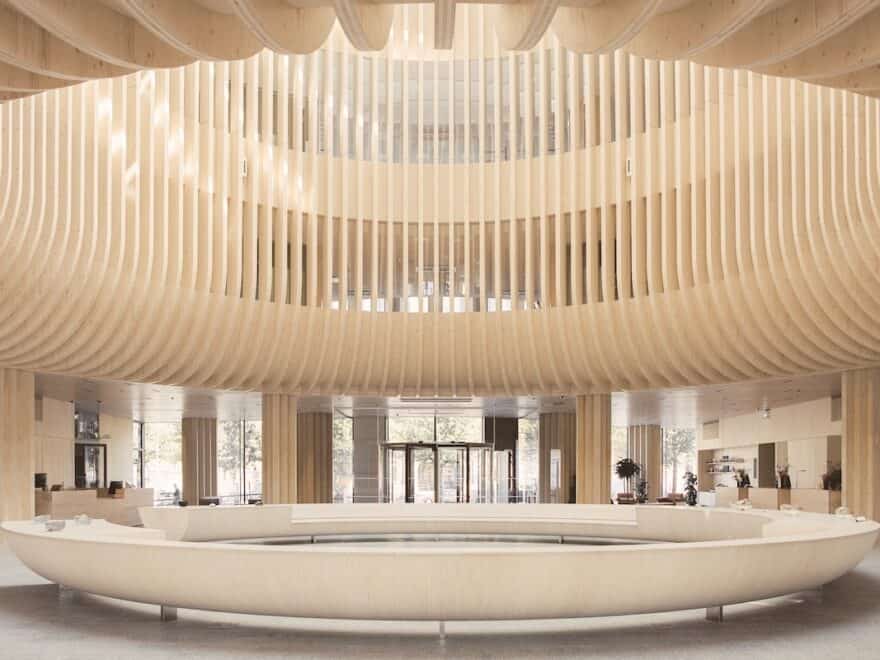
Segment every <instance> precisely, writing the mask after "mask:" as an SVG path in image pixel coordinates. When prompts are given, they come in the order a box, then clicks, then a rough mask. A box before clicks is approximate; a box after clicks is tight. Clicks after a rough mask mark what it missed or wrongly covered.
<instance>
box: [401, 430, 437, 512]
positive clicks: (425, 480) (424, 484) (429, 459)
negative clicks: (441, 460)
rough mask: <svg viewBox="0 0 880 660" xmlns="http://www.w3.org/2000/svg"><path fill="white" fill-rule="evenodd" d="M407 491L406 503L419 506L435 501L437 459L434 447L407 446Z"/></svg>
mask: <svg viewBox="0 0 880 660" xmlns="http://www.w3.org/2000/svg"><path fill="white" fill-rule="evenodd" d="M406 450H407V454H408V467H409V480H408V481H409V490H408V492H407V498H406V501H407V502H417V503H419V504H425V503H433V502H436V501H437V493H436V483H437V473H436V470H437V460H436V459H437V457H436V450H435V448H434V447H420V446H412V445H410V446H408V447H407V448H406Z"/></svg>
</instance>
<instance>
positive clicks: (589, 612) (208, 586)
mask: <svg viewBox="0 0 880 660" xmlns="http://www.w3.org/2000/svg"><path fill="white" fill-rule="evenodd" d="M141 516H142V518H143V520H144V523H145V525H146V527H145V528H126V527H120V526H117V525H111V524H109V523H105V522H103V521H93V522H92V524H91V525H87V526H85V525H82V526H81V525H75V524H70V523H68V525H67V527H66V528H65V529H64V530H62V531H59V532H47V531H45V526H44V525H42V524H38V523H33V522H30V521H22V522H7V523H4V524H3V529H4V530H5V531H6V535H7V539H8V543H9V545H10V547H11V549H12V550H13V551H14V552H15V553H16V554H17V555H18V557H19V558H20V559H21V560H22V562H24V563H25V564H26V565H27V566H28V567H30V568H31V569H32V570H34V571H35V572H37V573H39V574H40V575H42V576H44V577H45V578H47V579H49V580H51V581H53V582H57V583H60V584H64V585H66V586H68V587H71V588H74V589H78V590H81V591H85V592H90V593H95V594H101V595H105V596H111V597H115V598H122V599H126V600H133V601H140V602H147V603H157V604H162V605H167V606H174V607H185V608H193V609H205V610H220V611H229V612H246V613H253V614H273V615H283V616H299V617H325V618H362V619H392V620H393V619H414V620H440V621H443V620H475V619H534V618H565V617H584V616H598V615H611V614H630V613H639V612H656V611H664V610H679V609H690V608H701V607H712V606H718V605H726V604H730V603H737V602H744V601H749V600H756V599H760V598H766V597H770V596H775V595H781V594H786V593H792V592H796V591H801V590H804V589H811V588H815V587H818V586H820V585H822V584H824V583H826V582H829V581H830V580H833V579H835V578H836V577H838V576H840V575H842V574H843V573H845V572H846V571H848V570H850V569H851V568H853V567H854V566H856V565H857V564H858V563H859V562H860V561H861V560H862V558H863V557H864V556H865V554H866V553H867V552H868V551H869V550H870V549H871V547H872V546H873V545H874V543H875V541H876V539H877V535H878V529H880V525H878V524H877V523H874V522H871V521H865V522H857V521H855V520H854V519H852V518H844V517H836V516H829V515H821V514H803V513H800V514H798V515H789V514H786V513H782V512H778V511H735V510H732V509H698V508H688V507H659V506H644V507H640V506H633V507H622V506H606V505H596V506H591V505H565V504H563V505H548V504H544V505H521V504H516V505H473V504H468V505H436V504H429V505H414V504H407V505H362V504H355V505H337V504H334V505H278V506H257V507H187V508H149V509H144V510H142V511H141ZM345 534H429V535H430V534H435V535H440V534H491V535H499V534H512V535H534V534H542V535H553V536H559V537H566V538H574V537H594V538H595V537H600V538H616V539H640V540H653V541H659V543H652V544H643V545H574V544H571V545H569V544H547V543H490V542H467V543H464V542H444V541H437V542H383V543H347V544H346V543H316V544H300V545H284V546H279V545H258V544H247V543H244V544H242V543H240V542H238V543H235V544H232V543H221V542H218V541H219V540H228V539H248V538H257V537H291V536H302V535H305V536H327V535H345ZM94 567H101V569H100V570H95V568H94Z"/></svg>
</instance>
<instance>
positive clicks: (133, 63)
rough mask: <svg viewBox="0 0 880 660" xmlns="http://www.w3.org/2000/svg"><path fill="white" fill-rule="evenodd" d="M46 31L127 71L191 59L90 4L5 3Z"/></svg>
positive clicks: (74, 0)
mask: <svg viewBox="0 0 880 660" xmlns="http://www.w3.org/2000/svg"><path fill="white" fill-rule="evenodd" d="M7 1H8V2H9V4H10V5H12V6H13V7H14V8H15V9H17V10H18V11H19V12H21V13H22V14H24V15H26V16H28V17H29V18H30V19H31V20H33V21H34V22H36V23H39V24H40V25H41V26H43V27H44V28H45V29H46V30H48V31H49V32H51V33H52V34H54V35H55V36H57V37H58V38H59V39H62V40H64V41H66V42H67V43H69V44H70V45H72V46H75V47H76V48H78V49H79V50H81V51H83V52H85V53H87V54H89V55H91V56H92V57H96V58H98V59H101V60H104V61H105V62H108V63H109V64H113V65H115V66H119V67H123V68H128V69H142V68H149V67H176V66H183V65H184V64H189V63H190V62H192V61H193V58H192V57H189V56H188V55H185V54H183V53H181V52H180V51H179V50H177V49H176V48H172V47H171V46H169V45H168V44H167V43H166V42H164V41H162V40H161V39H159V38H158V37H157V36H155V35H154V34H153V33H152V32H150V31H149V30H146V29H145V28H143V27H141V26H140V25H139V24H138V23H137V22H136V21H135V20H134V19H132V18H130V17H129V16H126V15H124V14H120V13H119V12H116V11H114V10H112V9H110V8H109V7H107V6H106V5H104V4H102V3H100V2H94V1H92V0H68V1H67V2H63V3H61V2H56V1H55V0H7Z"/></svg>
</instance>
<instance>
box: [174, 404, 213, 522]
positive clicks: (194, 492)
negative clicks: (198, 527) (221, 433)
mask: <svg viewBox="0 0 880 660" xmlns="http://www.w3.org/2000/svg"><path fill="white" fill-rule="evenodd" d="M182 431H183V447H182V452H181V453H182V455H183V461H182V462H183V499H185V500H186V501H187V502H188V503H189V504H191V505H196V504H198V503H199V498H200V497H213V496H216V495H217V418H216V417H185V418H184V419H183V424H182Z"/></svg>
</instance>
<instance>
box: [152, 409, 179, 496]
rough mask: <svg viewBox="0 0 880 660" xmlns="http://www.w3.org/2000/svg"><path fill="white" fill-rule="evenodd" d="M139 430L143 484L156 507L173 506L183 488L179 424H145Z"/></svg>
mask: <svg viewBox="0 0 880 660" xmlns="http://www.w3.org/2000/svg"><path fill="white" fill-rule="evenodd" d="M142 429H143V452H142V456H143V484H144V487H145V488H152V489H153V499H154V501H155V502H156V504H158V505H163V504H176V503H177V502H178V501H179V500H180V491H181V487H182V484H183V460H182V445H183V434H182V431H181V423H180V422H147V423H144V424H143V426H142Z"/></svg>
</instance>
